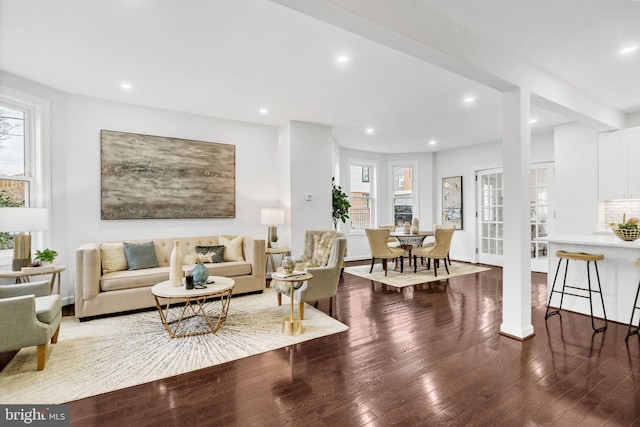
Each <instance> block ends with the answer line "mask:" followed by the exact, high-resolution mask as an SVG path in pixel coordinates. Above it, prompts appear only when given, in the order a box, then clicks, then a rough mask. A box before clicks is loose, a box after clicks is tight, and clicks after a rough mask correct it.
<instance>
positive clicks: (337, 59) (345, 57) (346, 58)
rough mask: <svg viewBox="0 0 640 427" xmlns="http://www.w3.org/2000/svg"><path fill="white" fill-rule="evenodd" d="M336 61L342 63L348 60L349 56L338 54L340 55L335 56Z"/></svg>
mask: <svg viewBox="0 0 640 427" xmlns="http://www.w3.org/2000/svg"><path fill="white" fill-rule="evenodd" d="M336 62H338V63H340V64H344V63H345V62H349V57H348V56H344V55H340V56H338V57H336Z"/></svg>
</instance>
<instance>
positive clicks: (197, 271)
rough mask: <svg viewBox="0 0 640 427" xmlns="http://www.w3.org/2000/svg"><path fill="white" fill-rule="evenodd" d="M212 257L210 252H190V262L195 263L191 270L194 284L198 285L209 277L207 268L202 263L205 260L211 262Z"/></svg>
mask: <svg viewBox="0 0 640 427" xmlns="http://www.w3.org/2000/svg"><path fill="white" fill-rule="evenodd" d="M212 257H213V253H212V252H207V253H206V254H199V253H195V254H191V260H192V261H191V262H193V263H194V264H195V267H194V268H193V270H192V271H191V275H192V276H193V283H194V284H196V285H200V284H203V283H206V282H207V279H208V278H209V269H208V268H207V266H206V265H204V263H205V262H207V261H209V262H211V259H212Z"/></svg>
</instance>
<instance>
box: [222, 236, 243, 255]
mask: <svg viewBox="0 0 640 427" xmlns="http://www.w3.org/2000/svg"><path fill="white" fill-rule="evenodd" d="M242 239H243V236H236V237H234V238H233V239H231V240H229V239H227V238H226V237H224V236H220V238H219V239H218V242H219V243H221V244H223V245H224V254H223V257H224V260H225V261H244V257H243V256H242Z"/></svg>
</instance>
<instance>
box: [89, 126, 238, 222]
mask: <svg viewBox="0 0 640 427" xmlns="http://www.w3.org/2000/svg"><path fill="white" fill-rule="evenodd" d="M100 142H101V211H102V214H101V215H102V216H101V217H102V219H103V220H122V219H152V218H153V219H168V218H172V219H173V218H235V213H236V212H235V210H236V200H235V198H236V188H235V187H236V184H235V169H236V164H235V163H236V162H235V146H234V145H229V144H219V143H213V142H204V141H194V140H188V139H179V138H169V137H162V136H151V135H141V134H135V133H126V132H116V131H109V130H102V131H100Z"/></svg>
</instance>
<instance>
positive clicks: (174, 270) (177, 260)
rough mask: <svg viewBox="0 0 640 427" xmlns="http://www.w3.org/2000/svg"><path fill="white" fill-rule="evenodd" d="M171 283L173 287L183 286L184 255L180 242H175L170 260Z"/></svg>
mask: <svg viewBox="0 0 640 427" xmlns="http://www.w3.org/2000/svg"><path fill="white" fill-rule="evenodd" d="M169 283H170V284H171V286H174V287H178V286H182V253H181V252H180V248H179V247H178V241H177V240H176V241H174V242H173V251H172V252H171V258H169Z"/></svg>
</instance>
